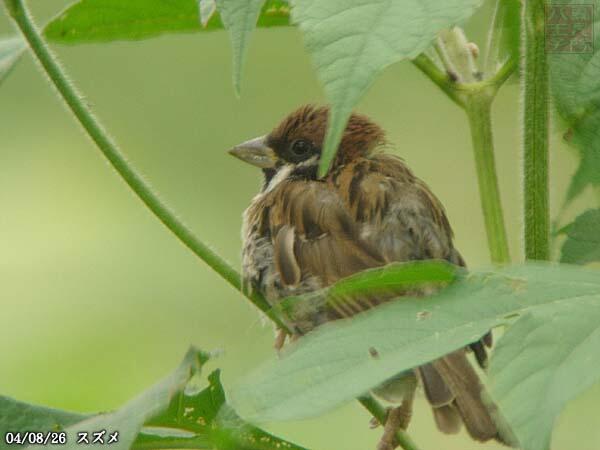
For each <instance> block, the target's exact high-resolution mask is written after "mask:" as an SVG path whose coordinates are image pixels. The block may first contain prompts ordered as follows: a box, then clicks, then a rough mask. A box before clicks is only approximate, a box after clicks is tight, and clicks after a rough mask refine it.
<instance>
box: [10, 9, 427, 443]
mask: <svg viewBox="0 0 600 450" xmlns="http://www.w3.org/2000/svg"><path fill="white" fill-rule="evenodd" d="M4 3H5V6H6V8H7V10H8V12H9V14H10V15H11V16H12V18H13V19H14V21H15V22H16V24H17V26H18V27H19V29H20V30H21V32H22V33H23V35H24V36H25V39H26V40H27V41H28V42H29V46H30V48H31V50H32V51H33V53H34V54H35V56H36V57H37V59H38V61H39V62H40V64H41V65H42V67H43V68H44V72H45V73H46V74H47V75H48V77H49V78H50V80H51V81H52V83H53V84H54V85H55V86H56V89H57V90H58V92H59V93H60V95H61V96H62V98H63V100H64V101H65V102H66V103H67V105H68V106H69V108H70V109H71V111H72V112H73V114H74V115H75V117H76V118H77V120H78V121H79V123H81V125H82V126H83V128H84V129H85V131H86V132H87V134H88V135H89V136H90V137H91V138H92V140H93V141H94V142H95V143H96V145H97V146H98V148H99V149H100V151H101V152H102V154H103V155H104V156H105V157H106V159H108V161H109V162H110V163H111V165H112V166H113V167H114V168H115V170H116V171H117V172H118V173H119V175H120V176H121V177H122V178H123V179H124V180H125V182H126V183H127V184H128V185H129V187H130V188H131V189H132V190H133V191H134V192H135V194H136V195H137V196H138V197H139V198H140V200H142V202H143V203H144V204H145V205H146V206H147V207H148V209H150V211H152V213H153V214H154V215H155V216H156V217H157V218H158V219H159V220H160V221H161V222H162V223H163V224H164V225H165V226H166V227H167V228H168V229H169V230H171V232H172V233H173V234H174V235H175V236H177V238H178V239H179V240H180V241H181V242H182V243H183V244H184V245H185V246H187V247H188V248H189V249H190V250H191V251H192V252H194V254H196V255H197V256H198V257H199V258H200V259H201V260H202V261H204V262H205V263H206V264H208V265H209V267H211V268H212V269H213V270H214V271H215V272H217V273H218V274H219V275H221V276H222V277H223V278H224V279H225V280H226V281H227V282H228V283H229V284H231V285H232V286H234V287H235V288H236V289H238V290H239V291H242V293H244V292H243V290H242V285H241V277H240V275H239V273H238V272H237V271H236V270H235V269H234V268H233V267H231V266H230V265H229V264H228V263H227V262H226V261H225V260H224V259H223V258H221V257H220V256H219V255H218V254H217V253H216V252H214V251H213V250H211V249H210V247H208V245H206V244H204V243H203V242H202V241H200V239H198V238H197V237H196V236H195V235H194V234H193V233H192V231H191V230H190V229H189V228H187V227H186V226H185V225H184V224H183V222H181V221H180V220H179V219H178V218H177V216H176V215H175V213H173V212H172V211H171V210H170V209H169V208H168V207H167V205H165V204H164V203H163V202H162V201H161V200H160V199H159V198H158V196H157V195H156V194H155V193H154V192H153V191H152V189H151V188H150V186H149V185H148V184H147V183H146V182H145V181H144V179H143V178H142V177H141V176H140V175H139V174H138V173H137V171H136V170H135V169H134V168H133V167H132V166H131V165H130V164H129V163H128V162H127V159H126V158H125V156H124V155H123V154H122V152H121V151H120V150H119V148H118V147H117V145H116V144H115V143H114V142H113V141H112V139H110V138H109V136H108V134H107V133H106V131H105V130H104V128H103V127H102V126H101V125H100V123H99V122H98V120H97V119H96V118H95V117H94V115H93V114H92V112H91V111H90V110H89V109H88V108H87V107H86V106H85V104H84V102H83V101H82V100H81V96H80V95H79V94H78V92H77V91H76V89H75V88H74V87H73V85H72V84H71V83H69V81H68V79H67V77H66V75H65V74H64V72H63V70H62V68H61V67H60V65H59V64H58V62H57V60H56V58H55V57H54V56H53V55H52V52H51V51H50V49H49V48H48V46H47V45H46V42H45V41H44V39H43V38H42V37H41V36H40V34H39V32H38V30H37V28H36V27H35V25H34V23H33V20H32V18H31V16H30V14H29V11H28V10H27V8H26V6H25V4H24V3H23V0H4ZM244 295H246V297H247V298H248V299H249V300H250V301H251V302H252V303H253V304H254V305H255V306H256V307H258V308H259V309H260V310H261V311H262V312H264V313H265V314H266V315H267V316H268V317H269V318H270V319H271V320H272V321H273V322H275V324H276V325H277V326H279V327H280V328H282V329H286V330H287V327H286V326H285V324H284V323H283V322H282V321H281V320H280V319H279V318H278V317H277V316H276V315H275V313H274V312H273V310H272V308H271V307H270V305H269V304H268V302H267V301H266V300H265V298H264V297H263V296H261V295H260V294H259V293H256V292H255V293H253V294H246V293H244ZM361 403H362V401H361ZM369 405H370V406H369V408H367V409H368V410H369V411H371V409H373V410H376V411H377V414H378V417H377V419H378V420H380V421H382V420H383V421H385V414H384V413H382V411H385V409H384V408H383V406H381V405H379V403H377V401H376V400H375V399H373V398H371V401H370V402H369ZM398 438H399V442H400V445H401V446H403V445H402V442H404V441H406V442H409V441H410V439H409V438H408V436H407V435H406V433H405V432H403V431H402V432H399V433H398ZM190 445H193V444H190ZM190 448H204V447H190ZM403 448H404V449H405V450H417V448H416V446H414V445H412V447H404V446H403Z"/></svg>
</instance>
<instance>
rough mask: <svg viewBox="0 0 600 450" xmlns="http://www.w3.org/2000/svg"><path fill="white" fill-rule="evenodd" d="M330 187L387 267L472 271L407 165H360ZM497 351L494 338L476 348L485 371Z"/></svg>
mask: <svg viewBox="0 0 600 450" xmlns="http://www.w3.org/2000/svg"><path fill="white" fill-rule="evenodd" d="M330 182H331V183H333V185H334V186H336V188H337V190H338V192H339V193H340V195H341V196H342V198H343V199H344V202H345V203H346V205H347V209H348V210H349V211H350V214H351V215H352V217H353V219H354V221H355V222H357V223H361V224H362V228H363V233H362V235H363V238H364V239H365V240H367V242H369V243H371V245H372V246H374V247H375V250H376V251H377V252H378V253H379V254H380V255H381V256H382V257H383V258H384V259H385V260H386V261H387V262H392V261H411V260H420V259H442V260H447V261H449V262H451V263H453V264H456V265H458V266H461V267H465V266H466V264H465V261H464V259H463V257H462V256H461V254H460V253H459V252H458V250H456V249H455V248H454V245H453V242H452V239H453V233H452V228H451V227H450V223H449V221H448V218H447V216H446V212H445V210H444V207H443V205H442V203H441V202H440V201H439V199H438V198H437V197H436V196H435V195H434V194H433V193H432V192H431V190H430V189H429V188H428V187H427V185H426V184H425V183H424V182H423V181H421V180H420V179H418V178H417V177H415V176H414V175H413V173H412V172H411V171H410V169H409V168H408V167H407V166H406V165H405V164H404V162H403V161H402V160H401V159H399V158H397V157H395V156H392V155H386V154H379V155H375V156H373V157H371V158H368V159H367V158H363V159H359V160H357V161H355V162H354V163H353V164H352V165H350V166H348V167H346V168H345V169H344V170H343V171H341V172H340V173H339V176H337V177H336V176H335V175H334V176H333V177H332V178H331V181H330ZM491 345H492V336H491V334H490V333H488V334H486V336H484V338H483V339H482V340H480V341H477V342H474V343H473V344H471V345H470V348H471V350H472V351H473V353H474V354H475V357H476V359H477V361H478V363H479V365H480V366H481V367H484V366H485V365H486V363H487V352H486V349H485V348H486V347H491Z"/></svg>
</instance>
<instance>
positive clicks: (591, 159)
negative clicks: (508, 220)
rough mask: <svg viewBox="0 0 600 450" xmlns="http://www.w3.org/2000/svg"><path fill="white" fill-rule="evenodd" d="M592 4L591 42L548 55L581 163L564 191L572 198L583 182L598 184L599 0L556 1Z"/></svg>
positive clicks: (557, 95)
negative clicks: (580, 49) (578, 50)
mask: <svg viewBox="0 0 600 450" xmlns="http://www.w3.org/2000/svg"><path fill="white" fill-rule="evenodd" d="M556 3H560V4H564V5H578V6H580V7H581V6H583V7H588V6H592V5H593V6H594V8H595V11H596V14H595V17H594V15H593V14H592V15H591V16H590V19H591V18H594V19H595V20H594V22H593V37H594V41H593V45H592V46H591V47H588V50H589V51H587V52H584V53H575V52H572V53H560V54H553V53H550V54H549V55H548V61H549V65H550V76H551V89H552V94H553V97H554V102H553V103H554V104H555V105H556V109H557V111H558V113H559V114H560V116H561V117H562V118H563V120H564V121H565V122H566V124H567V126H568V130H567V132H566V133H565V139H566V140H567V141H568V142H569V143H571V144H572V145H574V146H575V147H576V148H577V149H578V151H579V153H580V154H581V163H580V165H579V168H578V169H577V172H576V173H575V175H574V177H573V179H572V180H571V185H570V187H569V191H568V193H567V200H572V199H573V198H574V197H575V196H577V195H578V194H579V193H580V192H581V191H582V190H583V189H584V188H585V187H586V186H588V185H593V186H600V77H599V76H598V74H599V73H600V15H598V13H597V11H599V10H600V0H593V1H592V2H580V1H578V0H571V1H562V0H561V1H560V2H556Z"/></svg>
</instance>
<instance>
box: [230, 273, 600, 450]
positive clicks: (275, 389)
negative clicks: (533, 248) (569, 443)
mask: <svg viewBox="0 0 600 450" xmlns="http://www.w3.org/2000/svg"><path fill="white" fill-rule="evenodd" d="M424 267H425V268H426V269H427V266H424ZM380 270H381V271H382V272H385V270H386V269H380ZM427 270H428V269H427ZM370 276H372V277H373V278H376V277H377V276H378V275H377V271H371V275H370ZM431 281H435V280H434V279H432V280H431ZM388 287H389V288H392V285H391V284H388ZM403 287H404V281H403V282H402V283H401V285H400V288H403ZM355 294H356V295H358V292H355ZM589 304H595V305H600V276H599V274H598V272H595V271H591V270H586V269H582V268H578V267H575V266H555V265H540V264H528V265H523V266H516V267H509V268H506V269H502V270H498V271H494V272H476V273H471V274H463V275H461V276H460V277H459V279H458V280H457V281H456V282H454V283H453V284H451V285H450V286H449V287H447V288H446V289H444V290H442V291H441V292H439V293H438V294H436V295H433V296H430V297H426V298H406V297H401V298H400V299H398V300H397V301H394V302H390V303H387V304H384V305H381V306H379V307H377V308H375V309H373V310H370V311H368V312H366V313H362V314H359V315H357V316H355V317H353V318H352V319H350V320H340V321H337V322H332V323H327V324H325V325H323V326H321V327H319V328H317V329H316V330H315V331H313V332H311V333H309V334H308V335H306V336H304V337H302V338H301V339H299V340H298V341H297V342H296V343H295V344H292V345H290V346H289V347H288V349H287V351H286V352H285V354H284V356H283V357H281V358H279V359H273V360H271V361H269V362H267V363H266V364H264V365H263V366H262V367H260V368H258V369H257V370H255V371H254V372H252V373H251V374H249V375H248V376H247V377H246V378H245V380H244V382H243V383H242V384H240V385H239V386H237V387H236V388H235V389H234V391H233V393H232V396H231V398H232V405H233V406H234V407H235V409H236V411H238V413H239V414H240V415H241V416H242V417H243V418H245V419H246V420H250V421H275V420H292V419H301V418H306V417H311V416H314V415H318V414H321V413H324V412H326V411H328V410H330V409H332V408H334V407H336V406H338V405H340V404H341V403H343V402H345V401H349V400H350V399H352V398H355V397H357V396H358V395H360V394H362V393H364V392H366V391H368V390H370V389H372V388H373V387H374V386H377V385H379V384H380V383H382V382H383V381H385V380H387V379H388V378H390V377H392V376H394V375H396V374H398V373H401V372H403V371H405V370H408V369H411V368H413V367H416V366H419V365H422V364H424V363H426V362H428V361H431V360H433V359H436V358H439V357H440V356H443V355H444V354H446V353H448V352H451V351H453V350H456V349H457V348H460V347H463V346H465V345H467V344H468V343H471V342H474V341H476V340H477V339H479V338H480V337H481V336H482V335H483V334H485V333H486V332H487V331H488V330H489V329H491V328H493V327H496V326H499V325H505V324H509V323H511V322H513V321H515V320H516V325H518V326H519V328H518V329H517V331H518V330H519V329H529V328H527V327H528V324H529V323H530V319H528V317H530V316H529V315H527V314H528V313H532V314H554V316H553V317H557V316H560V317H561V319H560V320H561V327H563V328H560V330H556V329H555V333H554V334H552V335H548V336H547V337H548V339H550V340H549V341H547V342H545V343H544V345H542V344H539V345H538V343H537V342H534V343H533V344H532V345H531V346H526V347H524V346H523V341H522V340H521V341H518V340H510V341H508V342H506V343H503V344H502V345H503V346H505V351H508V350H510V351H514V352H517V351H523V352H524V351H527V352H528V354H537V355H538V356H537V357H531V358H530V361H531V362H530V364H529V365H528V366H525V365H523V366H518V365H516V364H515V365H513V366H511V369H510V371H511V373H510V376H512V377H513V378H514V379H517V378H519V377H521V379H523V378H524V377H525V375H526V372H527V370H530V369H531V368H535V370H538V371H541V372H544V371H548V373H550V372H553V371H554V368H556V371H562V373H561V374H560V379H565V378H569V377H570V380H571V382H572V383H571V384H577V380H578V379H579V377H580V376H581V370H582V368H581V366H579V365H577V364H575V365H574V366H572V367H571V366H570V365H569V364H560V361H561V358H563V356H564V355H562V354H561V353H557V354H556V355H555V354H554V349H555V347H554V345H561V346H563V345H564V348H562V347H561V349H562V350H564V349H571V350H573V351H574V352H575V351H579V350H578V349H577V348H575V347H572V346H571V344H573V345H574V344H575V341H576V340H577V339H578V338H575V337H574V338H573V339H571V338H568V339H564V340H562V339H563V332H562V331H561V330H576V329H577V327H578V326H579V325H581V326H582V329H585V330H587V332H588V334H589V336H590V338H589V339H590V344H591V345H592V346H593V345H596V346H597V345H598V343H597V341H596V339H597V338H599V337H600V317H597V316H596V315H595V314H596V309H597V308H592V309H591V310H590V315H591V316H593V317H594V320H595V327H596V328H595V329H590V328H589V327H587V326H588V322H585V323H582V320H583V319H582V317H581V315H580V314H579V312H578V311H581V309H585V307H586V305H589ZM571 307H572V308H573V310H574V311H577V312H574V314H572V315H571V314H570V313H569V311H570V308H571ZM520 315H524V316H523V317H522V318H519V316H520ZM521 320H523V322H521ZM586 327H587V328H586ZM565 332H566V331H565ZM574 333H575V335H576V336H579V337H582V335H583V331H582V332H581V333H579V332H576V331H574ZM559 340H561V342H563V341H564V342H563V343H561V344H559V342H558V341H559ZM585 345H587V344H585ZM515 346H516V347H517V348H514V347H515ZM596 349H597V347H596ZM565 351H566V350H565ZM374 355H375V356H374ZM584 360H585V363H586V364H587V366H586V375H585V377H586V383H587V380H589V381H590V382H591V381H592V380H599V379H600V353H599V352H597V351H593V350H590V351H589V352H588V353H587V356H586V358H583V359H582V361H584ZM550 362H552V363H553V364H550ZM494 364H495V366H494V367H495V369H494V370H493V371H492V377H493V378H492V381H494V380H495V378H497V379H498V383H496V384H494V386H495V388H496V389H497V390H498V393H497V395H496V398H497V400H498V402H499V404H500V407H501V412H502V413H503V415H504V416H505V417H506V419H507V420H508V422H509V423H510V424H511V425H513V426H515V431H516V432H517V437H518V438H519V440H521V441H522V442H523V443H528V442H529V441H528V438H529V436H530V433H531V429H532V428H533V429H536V428H535V427H538V426H539V423H538V422H537V421H536V420H535V418H534V417H533V416H532V415H527V416H526V418H525V419H524V418H523V417H522V409H521V410H520V409H519V404H518V403H515V402H511V401H508V400H507V398H506V397H505V391H504V390H503V387H504V386H505V385H504V384H503V383H504V382H503V380H504V379H505V378H503V377H505V376H506V375H505V373H503V371H502V370H501V369H502V367H499V366H498V364H496V363H494ZM499 369H500V370H499ZM553 373H554V372H553ZM586 386H587V384H586ZM546 388H547V389H546ZM577 389H579V387H569V383H566V384H564V385H562V386H561V393H560V396H561V398H562V399H570V398H572V397H573V396H574V395H576V392H575V391H576V390H577ZM577 392H579V391H577ZM492 393H493V394H495V393H496V392H495V390H494V391H493V392H492ZM538 394H539V395H540V396H541V395H546V396H548V397H551V396H555V395H557V393H556V392H555V391H553V390H552V386H551V385H546V386H545V387H541V388H540V389H539V390H538V391H537V392H536V396H537V395H538ZM536 398H537V397H536ZM522 403H527V405H528V407H530V408H531V409H532V411H533V409H536V408H537V406H536V405H537V404H538V403H536V401H535V400H530V399H528V400H527V402H522ZM561 405H564V402H563V403H562V404H560V403H555V404H554V403H553V404H552V405H549V406H552V407H553V408H554V409H553V410H551V411H548V413H547V414H548V415H556V414H558V412H559V411H560V409H561V408H562V406H561ZM521 406H522V405H521ZM522 407H523V406H522ZM550 431H551V430H550V429H548V428H543V429H538V431H537V432H538V433H541V434H543V435H546V437H547V436H549V433H550ZM531 448H532V449H533V448H534V447H531Z"/></svg>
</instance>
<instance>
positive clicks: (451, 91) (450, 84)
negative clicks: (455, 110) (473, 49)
mask: <svg viewBox="0 0 600 450" xmlns="http://www.w3.org/2000/svg"><path fill="white" fill-rule="evenodd" d="M412 63H413V64H414V65H415V67H417V68H418V69H419V70H420V71H421V72H423V73H424V74H425V75H427V76H428V77H429V79H430V80H431V81H433V82H434V83H435V84H436V85H437V86H438V87H439V88H440V89H441V90H442V91H443V92H444V93H445V94H446V95H447V96H448V97H449V98H450V100H452V101H453V102H454V103H456V104H457V105H458V106H460V107H461V108H462V107H464V99H463V98H462V97H461V96H460V93H459V92H458V91H457V89H456V82H454V81H453V80H452V79H451V78H450V76H449V75H448V74H447V73H444V72H442V71H441V70H440V69H439V68H438V66H437V65H436V64H435V63H434V62H433V61H432V60H431V58H430V57H429V56H427V55H426V54H425V53H421V54H420V55H418V56H417V57H416V58H415V59H413V60H412Z"/></svg>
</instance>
